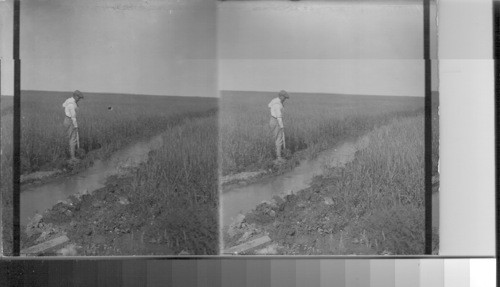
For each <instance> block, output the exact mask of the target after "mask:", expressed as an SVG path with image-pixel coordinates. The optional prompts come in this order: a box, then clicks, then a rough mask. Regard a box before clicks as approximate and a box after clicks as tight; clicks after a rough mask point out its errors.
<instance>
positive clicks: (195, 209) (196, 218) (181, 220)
mask: <svg viewBox="0 0 500 287" xmlns="http://www.w3.org/2000/svg"><path fill="white" fill-rule="evenodd" d="M217 176H218V173H217V116H216V114H214V113H212V115H210V116H208V117H203V118H194V119H187V120H185V121H184V122H183V123H182V124H181V125H178V126H173V127H170V128H168V129H167V130H166V131H165V133H164V134H163V146H162V148H161V149H159V150H156V151H153V152H151V153H150V159H149V161H148V162H147V163H146V164H144V165H142V166H141V167H140V168H139V169H138V170H137V171H136V173H135V177H134V180H133V182H132V184H131V186H130V187H128V188H129V190H130V191H129V192H128V193H129V194H130V199H131V202H132V203H131V206H130V209H129V213H130V214H133V215H134V217H135V218H136V219H137V220H139V221H142V222H138V223H137V224H138V225H141V226H147V229H146V231H145V232H146V236H148V237H150V238H156V239H157V240H159V241H160V242H163V243H168V244H169V246H170V247H171V248H172V249H173V251H174V252H176V253H178V252H180V251H182V250H183V249H184V250H186V249H187V250H186V251H188V252H190V253H191V254H217V253H218V185H217Z"/></svg>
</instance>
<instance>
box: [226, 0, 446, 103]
mask: <svg viewBox="0 0 500 287" xmlns="http://www.w3.org/2000/svg"><path fill="white" fill-rule="evenodd" d="M217 20H218V55H219V58H220V62H219V63H220V65H219V78H218V80H219V88H220V89H223V90H253V91H277V90H281V89H285V90H290V91H293V92H312V93H315V92H319V93H345V94H365V95H394V96H400V95H403V96H424V87H425V82H424V79H425V77H424V75H425V73H424V72H425V70H424V61H422V60H421V59H423V6H422V2H421V1H409V2H408V1H350V2H349V1H339V2H335V3H332V2H328V1H321V2H290V1H285V2H281V1H247V2H222V3H221V4H220V5H219V9H218V18H217ZM431 27H432V28H436V26H435V25H431ZM431 34H432V35H433V36H434V37H433V39H432V40H433V41H432V45H434V47H435V40H436V37H435V36H436V32H435V29H433V31H432V32H431ZM434 50H435V49H434ZM433 52H434V54H435V53H436V51H433ZM436 67H437V66H436ZM436 67H435V68H436ZM434 74H435V75H436V78H434V80H435V81H434V83H436V85H435V86H434V89H437V81H436V80H437V70H435V71H434Z"/></svg>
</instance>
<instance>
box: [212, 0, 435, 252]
mask: <svg viewBox="0 0 500 287" xmlns="http://www.w3.org/2000/svg"><path fill="white" fill-rule="evenodd" d="M430 5H431V9H430V10H431V13H430V17H429V18H430V26H428V28H430V29H428V30H427V29H424V26H425V25H424V11H425V9H424V4H423V1H413V0H406V1H383V0H380V1H379V0H374V1H354V0H353V1H236V0H233V1H219V2H218V16H217V21H218V23H217V31H218V59H219V67H218V85H219V91H220V101H219V103H220V113H219V175H220V177H219V185H220V187H219V188H220V202H221V203H220V213H221V214H220V220H221V236H220V238H221V254H227V255H229V254H233V255H422V254H425V251H426V234H427V235H428V234H429V232H430V229H429V228H428V227H429V225H427V228H426V168H429V167H430V165H429V163H430V162H429V161H427V162H426V156H425V155H426V152H429V150H430V149H432V174H433V176H432V184H433V196H432V199H433V205H432V213H433V214H432V249H433V254H437V253H438V247H439V238H438V233H439V232H438V228H439V220H438V217H437V215H438V213H439V208H438V194H439V192H438V189H439V173H438V163H439V157H438V150H439V149H438V143H439V134H438V132H439V131H438V127H437V126H438V104H439V100H438V79H437V68H438V65H437V61H427V62H426V61H425V60H424V51H425V50H427V49H429V48H430V52H431V53H430V57H433V55H436V54H437V47H436V43H437V42H436V38H437V35H436V34H437V33H436V21H435V15H436V10H435V3H433V1H431V3H430ZM426 30H427V31H430V33H429V34H430V35H429V34H425V33H426V32H425V31H426ZM425 39H430V45H429V46H430V47H429V46H425V45H424V40H425ZM427 51H429V50H427ZM433 58H434V59H435V58H436V57H433ZM429 63H431V64H429ZM426 65H430V69H426ZM427 67H429V66H427ZM426 70H427V72H426ZM429 70H430V71H431V72H430V73H429ZM429 74H430V75H429ZM429 76H430V77H429ZM429 87H430V90H431V91H432V93H429V92H428V91H429ZM426 91H427V93H426ZM426 94H427V97H428V98H427V99H429V97H431V101H426ZM426 102H427V104H429V103H432V104H431V105H432V109H431V110H432V116H431V117H429V116H428V114H427V116H426ZM427 108H428V106H427ZM426 121H427V122H428V121H431V123H432V146H431V145H429V141H427V143H426V137H425V136H426V130H425V123H426ZM428 180H429V179H428ZM428 186H429V185H428ZM427 212H428V210H427ZM427 219H429V218H427ZM427 238H428V236H427ZM428 244H429V242H427V246H428ZM427 250H428V249H427Z"/></svg>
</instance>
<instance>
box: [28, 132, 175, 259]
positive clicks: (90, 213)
mask: <svg viewBox="0 0 500 287" xmlns="http://www.w3.org/2000/svg"><path fill="white" fill-rule="evenodd" d="M162 143H163V141H162V137H161V136H156V137H154V138H152V139H150V140H149V141H144V142H138V143H135V144H133V145H130V146H129V147H127V148H125V149H123V150H121V151H119V152H117V153H115V154H113V156H111V158H109V159H108V160H107V161H101V160H98V161H96V162H95V163H94V164H93V165H92V166H91V167H90V168H88V169H86V170H84V171H82V172H79V173H76V174H74V175H71V176H66V177H57V178H54V177H52V178H50V181H48V182H45V183H43V184H31V185H26V186H24V189H23V192H22V193H21V206H22V208H21V224H22V226H23V227H24V230H23V231H24V232H23V240H22V243H23V244H22V245H23V246H22V248H26V247H29V246H32V245H36V244H39V243H41V242H45V241H48V240H50V239H53V238H57V237H58V236H62V235H66V236H68V238H69V239H70V243H68V244H67V245H68V246H70V247H71V248H69V247H68V248H69V249H70V250H72V251H71V252H70V253H71V254H70V255H111V254H144V255H148V254H169V253H171V252H170V249H169V248H168V246H167V245H165V244H159V243H160V242H161V241H162V238H148V236H147V235H146V234H145V231H141V228H140V227H141V226H144V221H143V220H144V219H139V218H134V215H133V213H130V208H129V204H130V200H129V195H130V191H131V190H130V188H129V187H130V185H131V183H132V181H133V172H134V170H136V169H137V168H138V167H139V166H140V165H141V164H143V163H145V162H146V161H147V159H148V155H149V152H150V151H153V150H156V149H158V148H160V147H161V145H162ZM136 216H137V214H136ZM165 236H166V234H165ZM65 248H66V247H65ZM63 249H64V248H63ZM63 249H60V250H63ZM51 252H52V251H51ZM61 252H62V251H61ZM49 254H50V253H49ZM66 255H68V254H66Z"/></svg>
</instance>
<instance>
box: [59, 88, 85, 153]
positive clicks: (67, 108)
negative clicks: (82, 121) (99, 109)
mask: <svg viewBox="0 0 500 287" xmlns="http://www.w3.org/2000/svg"><path fill="white" fill-rule="evenodd" d="M80 99H83V93H82V92H80V91H79V90H76V91H74V92H73V96H72V97H70V98H68V99H67V100H66V101H65V102H64V104H63V105H62V106H63V107H64V113H65V115H66V117H65V118H64V127H65V128H66V135H67V137H68V140H69V154H70V160H69V161H70V162H76V161H78V159H77V158H76V157H75V146H76V142H77V137H78V123H77V122H76V110H77V109H78V104H77V103H78V101H80Z"/></svg>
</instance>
